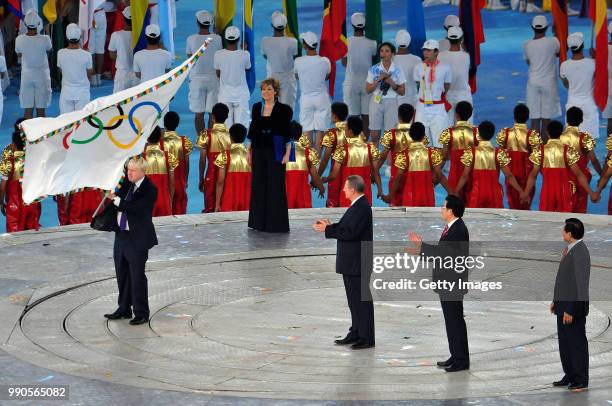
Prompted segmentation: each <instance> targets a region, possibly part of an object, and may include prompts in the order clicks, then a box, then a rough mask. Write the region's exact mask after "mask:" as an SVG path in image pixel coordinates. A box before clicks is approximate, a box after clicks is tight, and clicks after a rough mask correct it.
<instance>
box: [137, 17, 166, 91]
mask: <svg viewBox="0 0 612 406" xmlns="http://www.w3.org/2000/svg"><path fill="white" fill-rule="evenodd" d="M160 35H161V31H160V29H159V25H156V24H149V25H147V28H146V29H145V36H146V37H147V47H146V48H145V49H141V50H140V51H138V52H136V53H135V54H134V74H135V75H136V77H137V78H138V79H139V80H140V83H144V82H146V81H147V80H151V79H154V78H156V77H159V76H162V75H163V74H164V73H166V72H168V71H169V70H170V69H171V68H172V55H170V52H168V51H166V50H165V49H161V46H160V45H159V40H160Z"/></svg>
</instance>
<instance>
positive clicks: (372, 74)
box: [366, 42, 406, 145]
mask: <svg viewBox="0 0 612 406" xmlns="http://www.w3.org/2000/svg"><path fill="white" fill-rule="evenodd" d="M378 49H379V51H378V52H379V55H380V62H379V63H377V64H376V65H374V66H372V67H371V68H370V70H369V71H368V76H367V78H366V91H367V92H368V94H372V98H371V99H370V137H371V141H372V142H373V143H374V145H378V140H379V138H380V132H381V131H382V130H385V131H389V130H391V129H392V128H395V127H396V126H397V96H398V95H399V96H402V95H403V94H404V92H405V91H406V87H405V83H406V78H405V77H404V72H403V71H402V70H401V69H400V68H399V67H398V66H397V65H395V63H393V56H394V55H395V46H394V45H393V44H391V43H390V42H383V43H382V44H380V46H379V47H378Z"/></svg>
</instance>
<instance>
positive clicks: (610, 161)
mask: <svg viewBox="0 0 612 406" xmlns="http://www.w3.org/2000/svg"><path fill="white" fill-rule="evenodd" d="M606 149H607V150H608V158H607V159H606V165H604V168H603V170H602V173H603V172H605V170H606V166H607V167H608V168H612V135H608V140H607V141H606ZM608 215H610V216H612V186H610V197H609V198H608Z"/></svg>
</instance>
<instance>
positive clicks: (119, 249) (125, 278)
mask: <svg viewBox="0 0 612 406" xmlns="http://www.w3.org/2000/svg"><path fill="white" fill-rule="evenodd" d="M148 258H149V251H148V250H145V251H143V250H137V249H136V248H134V245H133V243H132V240H131V239H130V236H129V231H127V232H126V231H123V232H117V233H115V245H114V247H113V259H114V260H115V273H116V274H117V285H118V286H119V300H118V304H119V309H118V310H119V311H120V312H122V313H125V314H130V313H132V308H133V309H134V315H135V316H136V317H145V318H149V292H148V287H147V276H146V275H145V264H146V263H147V259H148Z"/></svg>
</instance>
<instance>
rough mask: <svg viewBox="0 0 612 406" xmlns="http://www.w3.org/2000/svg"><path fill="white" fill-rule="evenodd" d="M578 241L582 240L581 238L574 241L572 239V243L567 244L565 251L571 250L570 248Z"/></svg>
mask: <svg viewBox="0 0 612 406" xmlns="http://www.w3.org/2000/svg"><path fill="white" fill-rule="evenodd" d="M580 241H582V238H581V239H579V240H576V241H574V242H572V243H569V244H567V252H568V253H569V252H570V251H571V250H572V248H574V247H575V246H576V244H578V243H579V242H580ZM566 255H567V254H566Z"/></svg>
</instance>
